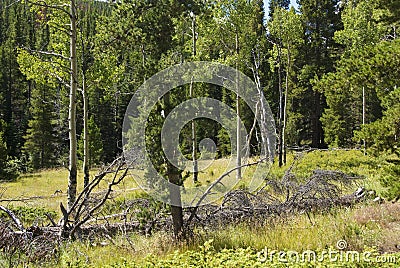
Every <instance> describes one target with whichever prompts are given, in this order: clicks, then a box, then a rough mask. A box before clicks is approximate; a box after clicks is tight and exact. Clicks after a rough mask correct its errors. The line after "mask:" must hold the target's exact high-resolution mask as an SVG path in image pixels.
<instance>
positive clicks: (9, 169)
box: [0, 122, 19, 181]
mask: <svg viewBox="0 0 400 268" xmlns="http://www.w3.org/2000/svg"><path fill="white" fill-rule="evenodd" d="M0 123H1V122H0ZM15 164H16V162H15V161H13V160H12V159H11V158H10V157H8V156H7V146H6V143H5V142H4V141H3V133H2V132H1V131H0V181H2V180H6V181H13V180H15V179H16V178H18V176H19V170H18V166H17V165H15Z"/></svg>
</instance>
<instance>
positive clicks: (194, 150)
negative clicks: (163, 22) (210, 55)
mask: <svg viewBox="0 0 400 268" xmlns="http://www.w3.org/2000/svg"><path fill="white" fill-rule="evenodd" d="M192 40H193V58H194V57H195V56H196V17H195V15H194V13H192ZM189 91H190V92H189V95H190V98H193V96H194V94H193V77H192V80H191V81H190V90H189ZM196 153H197V137H196V123H195V121H194V120H192V158H193V182H194V183H197V181H198V175H199V172H198V164H197V156H196Z"/></svg>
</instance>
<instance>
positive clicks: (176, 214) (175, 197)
mask: <svg viewBox="0 0 400 268" xmlns="http://www.w3.org/2000/svg"><path fill="white" fill-rule="evenodd" d="M168 180H169V182H170V183H173V184H175V185H181V181H182V180H181V174H180V172H179V171H178V170H177V169H176V167H174V166H173V165H172V164H168ZM169 193H170V198H171V202H172V204H176V205H171V216H172V224H173V226H174V236H175V238H177V239H182V238H183V237H184V232H183V210H182V201H181V192H180V190H179V188H175V187H174V188H171V189H170V192H169Z"/></svg>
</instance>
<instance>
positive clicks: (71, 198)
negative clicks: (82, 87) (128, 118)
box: [68, 0, 78, 209]
mask: <svg viewBox="0 0 400 268" xmlns="http://www.w3.org/2000/svg"><path fill="white" fill-rule="evenodd" d="M70 4H71V7H70V12H71V14H70V22H71V25H70V27H71V32H70V61H71V70H70V71H71V75H70V95H69V111H68V112H69V116H68V121H69V178H68V209H70V208H71V207H72V205H73V204H74V202H75V199H76V185H77V167H76V160H77V156H76V149H77V143H76V91H77V75H76V74H77V69H78V68H77V57H76V10H75V8H76V7H75V0H71V2H70Z"/></svg>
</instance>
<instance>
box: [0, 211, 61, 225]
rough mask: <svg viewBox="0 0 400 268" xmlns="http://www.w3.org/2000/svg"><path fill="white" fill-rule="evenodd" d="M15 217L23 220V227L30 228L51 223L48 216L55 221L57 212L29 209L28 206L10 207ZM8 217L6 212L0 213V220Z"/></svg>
mask: <svg viewBox="0 0 400 268" xmlns="http://www.w3.org/2000/svg"><path fill="white" fill-rule="evenodd" d="M8 209H9V210H11V211H12V212H13V213H14V214H15V216H16V217H17V218H18V219H20V220H21V223H22V224H23V226H25V227H28V226H31V225H39V226H40V225H42V224H43V225H45V224H49V223H50V221H49V220H48V218H47V215H49V216H50V217H52V218H53V219H55V217H56V216H57V212H55V211H54V210H51V209H48V208H44V207H28V206H15V207H14V206H10V207H9V208H8ZM7 218H8V215H7V214H6V213H5V212H4V211H0V219H7Z"/></svg>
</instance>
